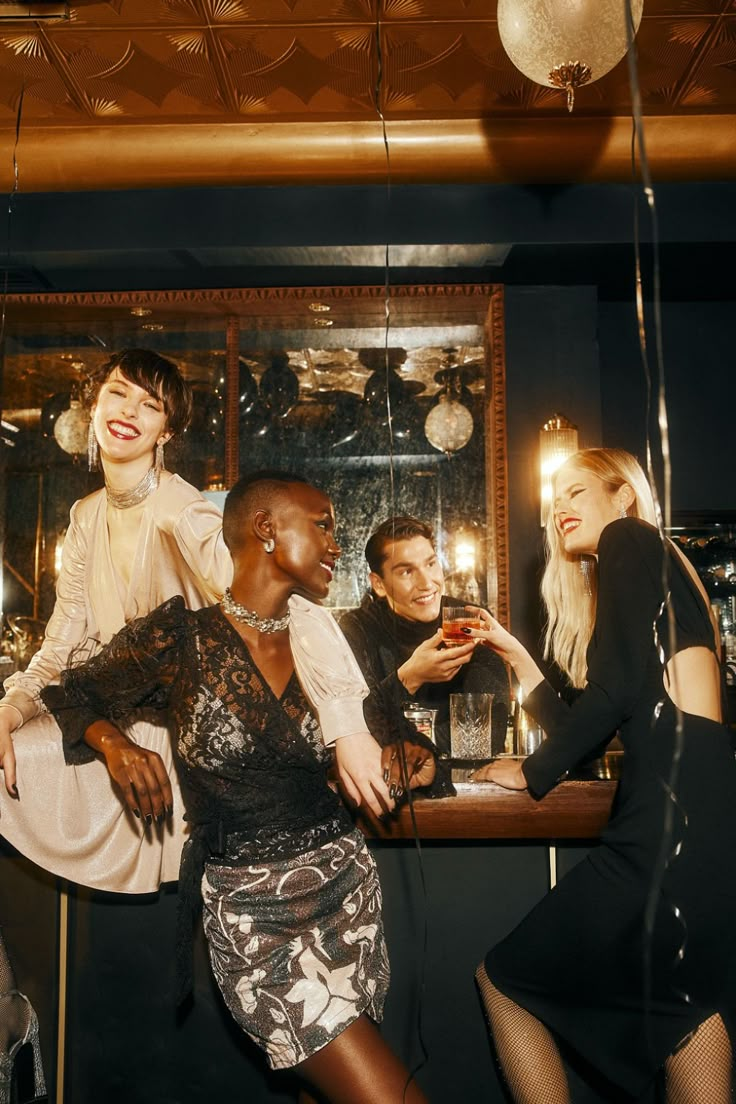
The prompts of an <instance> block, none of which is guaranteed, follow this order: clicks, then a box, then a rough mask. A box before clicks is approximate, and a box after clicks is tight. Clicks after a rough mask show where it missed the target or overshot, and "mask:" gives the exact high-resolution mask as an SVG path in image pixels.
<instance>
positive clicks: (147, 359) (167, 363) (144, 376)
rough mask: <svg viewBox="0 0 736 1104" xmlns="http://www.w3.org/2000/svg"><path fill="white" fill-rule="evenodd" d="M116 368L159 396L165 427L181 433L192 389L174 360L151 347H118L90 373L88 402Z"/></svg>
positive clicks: (187, 420)
mask: <svg viewBox="0 0 736 1104" xmlns="http://www.w3.org/2000/svg"><path fill="white" fill-rule="evenodd" d="M116 368H117V369H118V370H119V371H120V373H121V375H123V376H125V378H126V379H127V380H130V382H131V383H134V384H136V386H137V387H142V388H143V390H144V391H147V392H148V394H149V395H151V396H153V398H155V399H160V401H161V402H162V403H163V406H164V412H165V413H166V422H167V429H169V430H170V431H171V432H172V433H174V434H180V433H183V432H184V430H185V429H186V428H187V426H188V425H189V423H190V421H191V420H192V389H191V387H190V386H189V384H188V383H187V381H186V380H185V379H184V377H183V376H182V374H181V372H180V370H179V368H178V367H177V366H176V364H174V362H173V360H167V359H166V357H162V356H159V354H158V353H154V352H153V350H152V349H121V350H120V352H119V353H113V354H112V356H111V357H110V359H109V360H107V361H105V363H104V364H102V365H100V367H99V368H97V369H95V371H94V372H93V373H92V374H91V375H90V388H89V391H90V404H93V403H94V402H96V400H97V396H98V395H99V393H100V388H101V387H102V385H103V383H105V381H106V380H107V379H108V377H109V376H110V374H111V373H112V372H114V371H115V369H116Z"/></svg>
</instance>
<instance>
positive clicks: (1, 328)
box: [0, 84, 26, 352]
mask: <svg viewBox="0 0 736 1104" xmlns="http://www.w3.org/2000/svg"><path fill="white" fill-rule="evenodd" d="M25 94H26V86H25V84H24V85H23V87H22V88H21V90H20V96H19V97H18V110H17V112H16V116H15V141H14V143H13V186H12V188H11V189H10V192H9V193H8V219H7V242H6V247H5V272H4V273H3V302H2V310H0V352H2V350H3V348H4V342H5V317H6V313H7V305H8V288H9V284H10V257H11V241H12V238H11V231H12V227H13V204H14V201H15V197H16V195H17V194H18V187H19V183H20V173H19V169H18V143H19V141H20V124H21V120H22V118H23V100H24V99H25Z"/></svg>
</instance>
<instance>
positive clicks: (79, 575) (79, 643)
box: [1, 503, 94, 724]
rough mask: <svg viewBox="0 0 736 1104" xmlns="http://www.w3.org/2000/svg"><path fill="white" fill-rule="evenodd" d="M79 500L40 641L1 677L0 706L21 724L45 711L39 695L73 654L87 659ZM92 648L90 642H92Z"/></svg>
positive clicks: (84, 548)
mask: <svg viewBox="0 0 736 1104" xmlns="http://www.w3.org/2000/svg"><path fill="white" fill-rule="evenodd" d="M78 507H79V503H75V504H74V506H72V510H71V520H70V523H69V529H68V531H67V535H66V537H65V538H64V547H63V549H62V553H61V571H60V572H59V579H58V582H57V584H56V604H55V605H54V610H53V613H52V614H51V617H50V619H49V622H48V624H47V626H46V632H45V634H44V639H43V643H42V645H41V647H40V649H39V651H37V652H36V654H35V655H34V656H33V658H32V660H31V662H30V663H29V665H28V667H27V668H26V670H25V671H18V672H16V674H14V675H11V676H10V678H7V679H6V680H5V697H4V698H3V699H2V703H1V704H2V706H3V707H8V706H12V707H13V708H14V709H15V710H17V712H18V714H19V715H20V718H21V724H23V723H25V721H28V720H30V718H31V717H35V716H36V715H37V714H38V713H45V712H46V707H45V706H44V704H43V702H42V701H41V699H40V697H39V694H40V692H41V690H42V689H43V688H44V686H48V684H49V683H50V682H55V681H56V679H57V678H58V677H59V673H60V672H61V671H63V670H64V668H65V667H66V666H67V665H68V663H69V660H70V657H72V655H74V657H75V658H76V659H77V661H78V662H81V661H82V659H85V658H88V652H89V649H88V648H86V647H85V645H87V644H88V638H87V602H86V595H85V561H86V556H87V539H86V534H85V532H84V530H83V527H82V525H80V524H79V520H78ZM93 647H94V644H93Z"/></svg>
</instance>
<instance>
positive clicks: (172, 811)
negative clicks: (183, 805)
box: [166, 805, 174, 816]
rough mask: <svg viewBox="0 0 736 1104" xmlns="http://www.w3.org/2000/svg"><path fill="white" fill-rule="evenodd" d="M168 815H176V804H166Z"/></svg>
mask: <svg viewBox="0 0 736 1104" xmlns="http://www.w3.org/2000/svg"><path fill="white" fill-rule="evenodd" d="M166 815H167V816H173V815H174V806H173V805H167V806H166Z"/></svg>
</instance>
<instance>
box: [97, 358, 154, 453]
mask: <svg viewBox="0 0 736 1104" xmlns="http://www.w3.org/2000/svg"><path fill="white" fill-rule="evenodd" d="M167 423H168V419H167V416H166V411H165V410H164V404H163V402H162V400H161V399H160V398H157V397H156V396H154V395H151V394H149V392H148V391H146V390H145V389H144V388H143V387H139V386H138V385H137V384H135V383H132V382H131V381H130V380H129V379H127V378H126V377H125V376H124V375H123V374H122V372H121V371H120V369H119V368H114V369H113V370H112V372H111V373H110V375H109V376H108V377H107V379H106V380H105V382H104V383H103V384H102V387H101V388H100V392H99V394H98V396H97V401H96V403H95V406H94V410H93V412H92V424H93V426H94V431H95V436H96V437H97V442H98V444H99V446H100V452H101V454H102V458H103V460H105V461H108V462H109V463H113V464H121V463H128V462H133V461H139V462H140V463H141V465H142V466H144V467H145V468H146V469H147V468H149V467H151V466H152V464H153V455H154V450H155V448H156V445H157V444H158V443H159V441H162V442H166V441H168V439H169V437H170V436H171V434H170V433H169V432H168V429H167Z"/></svg>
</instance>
